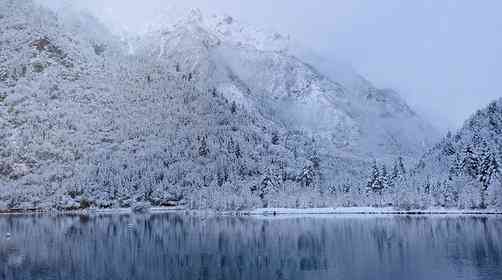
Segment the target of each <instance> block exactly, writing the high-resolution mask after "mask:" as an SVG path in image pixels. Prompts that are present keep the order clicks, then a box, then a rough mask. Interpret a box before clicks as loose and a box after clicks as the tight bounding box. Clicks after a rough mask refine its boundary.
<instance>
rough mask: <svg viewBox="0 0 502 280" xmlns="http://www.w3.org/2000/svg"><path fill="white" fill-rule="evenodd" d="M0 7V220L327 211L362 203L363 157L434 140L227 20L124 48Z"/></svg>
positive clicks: (390, 108)
mask: <svg viewBox="0 0 502 280" xmlns="http://www.w3.org/2000/svg"><path fill="white" fill-rule="evenodd" d="M0 6H1V7H2V9H1V10H0V26H2V28H1V29H0V46H1V49H0V50H1V53H0V136H1V137H2V139H3V140H4V141H2V142H1V143H0V208H20V207H21V208H38V207H63V208H79V207H88V206H98V207H117V206H130V205H131V204H134V203H136V202H141V201H148V202H150V203H152V204H155V205H172V204H179V203H185V204H187V205H188V206H190V207H197V208H207V207H211V208H218V209H223V208H225V209H228V208H239V207H256V206H264V205H265V206H295V207H303V206H313V205H316V206H322V205H327V204H336V203H337V202H339V201H340V199H339V197H335V196H326V195H325V194H326V192H327V191H328V190H331V189H333V188H338V187H339V186H344V188H345V187H346V186H349V187H351V188H352V190H353V191H354V192H356V190H360V189H361V186H362V185H365V184H366V182H365V179H366V175H367V172H368V170H369V167H370V165H371V162H372V160H373V159H374V158H377V159H379V160H382V161H384V162H386V161H388V160H389V159H394V158H396V157H398V156H399V155H402V156H406V157H409V158H412V157H414V156H417V155H419V154H420V153H421V152H422V151H423V150H424V149H425V148H426V147H427V145H428V144H429V143H431V142H432V141H433V140H434V138H435V133H434V132H433V131H434V130H433V129H431V127H430V125H428V124H427V123H426V122H425V121H423V120H422V119H421V118H420V117H419V116H418V115H417V114H416V113H414V112H413V110H412V109H410V108H409V106H407V105H406V103H405V102H404V101H403V100H402V99H401V98H400V97H399V95H398V94H397V93H396V92H394V91H392V90H381V89H377V88H375V87H374V86H372V85H371V84H370V83H369V82H368V81H366V80H364V79H363V78H360V77H359V76H357V74H354V73H348V74H347V75H346V76H350V77H351V79H350V80H351V81H350V83H349V82H347V79H346V77H344V78H343V79H342V78H341V79H340V80H339V81H337V80H334V79H333V78H327V75H323V74H322V73H320V72H319V71H317V70H316V69H315V68H314V67H313V66H311V65H309V64H307V63H305V62H303V61H302V59H301V57H298V56H295V53H296V51H294V50H292V47H291V44H290V42H289V41H290V40H289V39H288V37H287V36H282V35H279V34H272V35H268V33H266V32H263V31H261V30H258V29H254V28H251V27H246V26H245V25H242V24H240V23H238V22H237V21H236V20H235V19H233V18H231V17H209V18H205V17H203V16H202V15H201V14H200V13H199V12H197V11H194V12H192V13H191V14H190V15H189V16H188V17H186V18H183V19H181V20H177V21H175V22H174V23H162V24H160V25H157V26H156V27H155V28H152V29H151V30H150V31H149V32H148V33H146V34H144V35H142V36H140V37H138V38H135V39H134V40H125V39H121V38H119V37H116V36H115V35H113V34H111V33H109V32H108V31H107V29H106V28H104V27H103V26H102V25H101V24H99V22H97V21H96V20H95V19H94V18H92V17H91V16H83V15H80V14H72V15H71V16H68V14H66V15H65V14H64V13H63V12H62V14H55V13H53V12H51V11H49V10H47V9H45V8H41V7H39V6H37V5H35V4H33V2H31V1H21V2H20V1H15V0H0ZM357 192H358V193H360V192H359V191H357ZM361 203H364V202H361Z"/></svg>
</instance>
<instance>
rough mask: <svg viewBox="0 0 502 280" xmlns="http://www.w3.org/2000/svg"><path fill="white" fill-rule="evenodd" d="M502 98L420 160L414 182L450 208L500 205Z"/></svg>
mask: <svg viewBox="0 0 502 280" xmlns="http://www.w3.org/2000/svg"><path fill="white" fill-rule="evenodd" d="M501 162H502V99H499V100H497V101H494V102H492V103H490V104H489V105H488V106H487V107H486V108H484V109H481V110H478V111H477V112H476V113H475V114H474V115H473V116H472V117H470V118H469V119H468V120H467V121H466V122H465V124H464V126H463V127H462V128H461V129H460V130H459V131H458V132H456V133H454V134H453V133H448V135H447V136H446V137H444V138H443V139H442V140H441V141H440V142H439V143H438V144H437V145H435V146H434V147H433V148H432V149H431V150H429V151H428V152H427V153H426V154H425V155H424V156H423V158H422V159H421V160H420V162H419V164H418V166H417V168H416V169H415V170H414V174H412V177H411V181H412V182H413V184H414V185H419V186H421V188H423V191H424V192H426V193H432V194H434V193H435V196H436V199H435V201H436V203H439V204H441V205H442V206H449V207H471V208H475V207H482V208H485V207H494V206H500V205H501V202H500V199H501V198H502V176H501V175H502V174H501V172H500V164H499V163H501Z"/></svg>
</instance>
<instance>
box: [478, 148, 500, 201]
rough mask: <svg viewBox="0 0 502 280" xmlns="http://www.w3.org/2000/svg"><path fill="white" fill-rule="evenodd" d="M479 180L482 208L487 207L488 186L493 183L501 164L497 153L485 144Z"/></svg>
mask: <svg viewBox="0 0 502 280" xmlns="http://www.w3.org/2000/svg"><path fill="white" fill-rule="evenodd" d="M478 168H479V181H480V182H481V189H480V196H481V205H480V207H481V208H486V193H487V191H488V187H489V186H490V184H491V183H492V180H493V178H495V176H496V175H497V172H498V169H499V165H498V162H497V159H496V157H495V155H494V154H493V153H492V152H490V151H489V150H488V148H487V146H484V149H483V152H482V154H481V159H480V165H479V167H478Z"/></svg>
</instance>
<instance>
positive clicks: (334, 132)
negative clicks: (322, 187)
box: [143, 10, 437, 158]
mask: <svg viewBox="0 0 502 280" xmlns="http://www.w3.org/2000/svg"><path fill="white" fill-rule="evenodd" d="M268 34H269V33H267V32H265V31H262V30H259V29H254V28H251V27H248V26H246V25H243V24H241V23H239V22H238V21H236V20H235V19H233V18H231V17H229V16H223V17H218V16H213V17H207V18H205V17H204V16H203V15H202V14H201V13H200V12H199V11H197V10H194V11H192V12H191V14H190V15H189V16H188V17H187V18H183V19H181V20H179V21H178V22H176V23H174V24H167V25H165V26H162V25H160V26H157V29H154V30H151V31H150V32H149V34H148V36H146V37H147V39H145V40H144V41H143V43H145V44H146V47H145V48H146V49H147V50H149V51H152V52H153V53H155V54H156V55H158V57H159V58H161V59H164V60H165V62H166V63H171V64H173V63H174V61H176V63H177V64H178V65H180V67H181V68H183V71H185V72H193V73H192V74H193V75H198V77H199V78H201V79H202V80H203V81H204V83H206V84H209V83H211V84H214V86H215V87H216V88H218V89H219V91H221V92H222V93H223V94H225V95H226V96H227V97H228V98H231V99H235V101H236V102H237V103H239V104H243V105H245V106H247V107H248V108H249V109H254V110H258V111H260V112H261V113H262V114H263V115H264V116H265V117H267V118H269V119H273V120H275V121H277V122H280V123H281V124H282V125H284V126H286V127H288V129H291V130H301V131H305V132H307V133H308V134H310V135H312V136H313V137H316V138H320V140H321V141H323V143H324V145H329V146H332V147H333V149H335V150H337V151H341V152H348V153H349V154H354V153H355V154H360V155H363V156H364V157H368V158H369V157H372V156H373V157H382V156H386V155H406V156H416V155H419V154H420V153H422V152H423V151H424V150H425V148H426V147H428V146H429V145H431V144H432V143H434V141H435V140H436V138H437V135H436V132H435V130H434V129H433V128H432V127H431V126H430V125H429V124H428V123H427V122H425V121H424V120H422V119H421V118H420V117H419V116H418V115H417V114H416V113H415V112H414V111H413V110H412V109H410V107H409V106H408V105H407V104H406V103H405V102H404V101H403V100H402V99H401V97H400V96H399V95H398V94H397V93H396V92H395V91H393V90H381V89H377V88H375V87H374V86H372V85H371V83H369V82H368V81H366V80H364V79H363V78H361V77H359V76H358V75H357V74H356V73H352V72H351V70H347V73H346V74H345V75H344V76H343V77H340V79H339V80H335V79H329V78H327V76H326V75H323V74H322V73H320V72H318V71H317V70H316V69H314V68H313V67H312V66H310V65H308V64H306V63H305V62H303V61H301V58H298V57H296V56H295V55H294V54H295V53H297V50H296V49H295V47H291V46H292V45H293V44H292V43H291V42H290V40H289V38H288V37H287V36H282V35H280V34H272V35H268ZM349 76H350V77H351V78H347V77H349ZM334 78H336V77H334Z"/></svg>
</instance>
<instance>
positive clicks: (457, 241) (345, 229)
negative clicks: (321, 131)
mask: <svg viewBox="0 0 502 280" xmlns="http://www.w3.org/2000/svg"><path fill="white" fill-rule="evenodd" d="M0 279H2V280H3V279H6V280H11V279H16V280H17V279H22V280H24V279H26V280H28V279H29V280H46V279H47V280H48V279H51V280H59V279H61V280H69V279H82V280H94V279H96V280H97V279H103V280H115V279H116V280H127V279H152V280H153V279H155V280H157V279H173V280H174V279H176V280H178V279H201V280H202V279H222V280H223V279H225V280H226V279H228V280H237V279H260V280H261V279H263V280H265V279H281V280H282V279H330V280H332V279H406V280H414V279H428V280H429V279H442V280H447V279H470V280H471V279H490V280H496V279H502V217H500V216H485V217H473V216H465V217H459V216H455V217H434V216H355V215H345V216H343V215H341V216H316V217H314V216H310V217H309V216H305V217H277V218H266V217H221V216H219V217H218V216H208V217H206V216H201V215H180V214H151V215H133V214H131V215H118V214H117V215H91V216H79V215H74V216H63V215H60V216H58V215H54V216H51V215H41V216H40V215H39V216H16V215H13V216H0Z"/></svg>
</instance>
